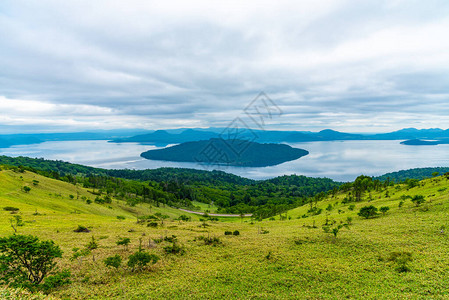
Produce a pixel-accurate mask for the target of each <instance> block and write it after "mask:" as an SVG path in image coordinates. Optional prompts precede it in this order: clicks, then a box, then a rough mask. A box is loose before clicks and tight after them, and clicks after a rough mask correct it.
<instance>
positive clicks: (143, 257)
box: [128, 251, 159, 271]
mask: <svg viewBox="0 0 449 300" xmlns="http://www.w3.org/2000/svg"><path fill="white" fill-rule="evenodd" d="M158 260H159V256H157V255H155V254H149V253H147V252H143V251H137V252H136V253H134V254H131V255H130V256H129V258H128V267H130V268H131V270H132V271H134V270H136V269H137V270H140V269H142V268H143V267H145V266H146V265H148V264H149V263H151V264H155V263H157V261H158Z"/></svg>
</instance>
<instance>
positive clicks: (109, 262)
mask: <svg viewBox="0 0 449 300" xmlns="http://www.w3.org/2000/svg"><path fill="white" fill-rule="evenodd" d="M104 264H105V265H106V267H109V268H115V269H116V270H117V269H118V268H119V267H120V266H121V264H122V257H121V256H120V255H118V254H116V255H114V256H109V257H107V258H106V259H105V260H104Z"/></svg>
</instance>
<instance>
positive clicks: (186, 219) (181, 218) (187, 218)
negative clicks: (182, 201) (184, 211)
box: [178, 215, 192, 222]
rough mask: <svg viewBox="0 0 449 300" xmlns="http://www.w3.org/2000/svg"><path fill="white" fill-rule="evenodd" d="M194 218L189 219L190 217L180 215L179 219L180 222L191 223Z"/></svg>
mask: <svg viewBox="0 0 449 300" xmlns="http://www.w3.org/2000/svg"><path fill="white" fill-rule="evenodd" d="M191 219H192V218H191V217H188V216H186V215H180V216H179V217H178V220H180V221H186V222H187V221H190V220H191Z"/></svg>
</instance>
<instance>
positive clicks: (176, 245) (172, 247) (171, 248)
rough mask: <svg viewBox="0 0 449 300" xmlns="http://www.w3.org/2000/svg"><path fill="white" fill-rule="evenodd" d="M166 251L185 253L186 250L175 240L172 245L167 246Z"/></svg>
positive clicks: (169, 252) (168, 252)
mask: <svg viewBox="0 0 449 300" xmlns="http://www.w3.org/2000/svg"><path fill="white" fill-rule="evenodd" d="M164 251H165V253H167V254H180V255H184V254H185V252H186V250H185V248H184V247H183V246H181V245H179V243H178V242H176V241H174V242H173V243H172V244H171V245H168V246H165V247H164Z"/></svg>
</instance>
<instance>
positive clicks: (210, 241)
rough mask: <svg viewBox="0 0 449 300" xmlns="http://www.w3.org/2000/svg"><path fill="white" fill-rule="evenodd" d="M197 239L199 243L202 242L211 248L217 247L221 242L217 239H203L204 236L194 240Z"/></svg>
mask: <svg viewBox="0 0 449 300" xmlns="http://www.w3.org/2000/svg"><path fill="white" fill-rule="evenodd" d="M196 239H198V240H200V241H204V244H205V245H211V246H217V245H220V244H221V241H220V239H219V238H218V237H215V236H214V237H205V236H199V237H197V238H195V240H196Z"/></svg>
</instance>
